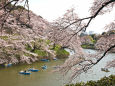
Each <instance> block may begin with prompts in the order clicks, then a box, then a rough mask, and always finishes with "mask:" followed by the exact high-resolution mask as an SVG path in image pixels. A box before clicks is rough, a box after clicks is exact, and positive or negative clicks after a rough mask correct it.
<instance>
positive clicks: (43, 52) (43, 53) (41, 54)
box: [33, 50, 48, 57]
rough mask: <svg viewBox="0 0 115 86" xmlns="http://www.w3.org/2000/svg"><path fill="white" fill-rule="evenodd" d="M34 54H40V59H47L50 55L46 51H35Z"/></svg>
mask: <svg viewBox="0 0 115 86" xmlns="http://www.w3.org/2000/svg"><path fill="white" fill-rule="evenodd" d="M33 52H34V53H36V54H38V56H40V57H46V56H47V55H48V53H47V52H46V51H44V50H34V51H33Z"/></svg>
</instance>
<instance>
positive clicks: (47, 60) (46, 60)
mask: <svg viewBox="0 0 115 86" xmlns="http://www.w3.org/2000/svg"><path fill="white" fill-rule="evenodd" d="M40 61H44V62H49V59H41V60H40Z"/></svg>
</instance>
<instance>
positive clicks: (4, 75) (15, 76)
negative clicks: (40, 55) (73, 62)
mask: <svg viewBox="0 0 115 86" xmlns="http://www.w3.org/2000/svg"><path fill="white" fill-rule="evenodd" d="M62 63H64V60H57V61H50V62H36V63H34V64H31V65H18V66H12V67H9V68H4V69H0V86H63V79H62V77H61V75H60V74H58V73H53V72H52V70H53V69H54V68H53V66H55V65H60V64H62ZM44 64H46V65H47V66H48V69H47V70H43V69H41V66H43V65H44ZM30 67H34V68H36V69H39V70H40V71H39V72H32V74H31V75H20V74H19V71H20V70H25V69H28V68H30Z"/></svg>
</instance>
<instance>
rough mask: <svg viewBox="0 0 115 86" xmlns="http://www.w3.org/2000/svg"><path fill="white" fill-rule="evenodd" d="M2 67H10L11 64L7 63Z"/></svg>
mask: <svg viewBox="0 0 115 86" xmlns="http://www.w3.org/2000/svg"><path fill="white" fill-rule="evenodd" d="M4 66H5V67H11V66H12V64H11V63H9V64H4Z"/></svg>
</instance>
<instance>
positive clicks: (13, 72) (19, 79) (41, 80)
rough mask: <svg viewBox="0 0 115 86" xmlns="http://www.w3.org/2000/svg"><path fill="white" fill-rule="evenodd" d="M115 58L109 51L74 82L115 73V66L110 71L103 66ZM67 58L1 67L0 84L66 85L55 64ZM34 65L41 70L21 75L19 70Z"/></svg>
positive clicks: (95, 78) (28, 85) (19, 85)
mask: <svg viewBox="0 0 115 86" xmlns="http://www.w3.org/2000/svg"><path fill="white" fill-rule="evenodd" d="M85 51H86V52H90V53H95V52H96V51H94V50H89V49H85ZM112 59H115V53H109V54H108V55H107V56H106V57H105V58H104V59H103V60H101V61H100V62H99V64H97V65H95V66H94V67H93V68H92V69H90V70H89V71H88V72H87V73H83V74H81V75H80V76H79V77H77V78H76V79H75V80H73V83H74V82H75V83H76V82H80V81H84V82H86V81H89V80H98V79H100V78H102V77H104V76H109V75H111V74H114V75H115V68H110V69H109V70H110V72H107V73H106V72H103V71H101V68H103V67H105V65H106V63H107V61H110V60H112ZM64 61H65V60H63V59H61V60H57V61H50V62H36V63H33V64H30V65H17V66H12V67H9V68H2V69H0V86H64V85H63V84H64V83H65V81H64V80H63V77H62V76H61V74H59V73H56V72H55V73H53V72H52V70H53V66H55V65H61V64H63V63H64ZM44 64H46V65H47V66H48V69H47V70H42V69H41V66H43V65H44ZM31 67H34V68H36V69H39V70H40V71H39V72H33V73H32V74H31V75H20V74H19V71H21V70H26V69H28V68H31Z"/></svg>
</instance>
